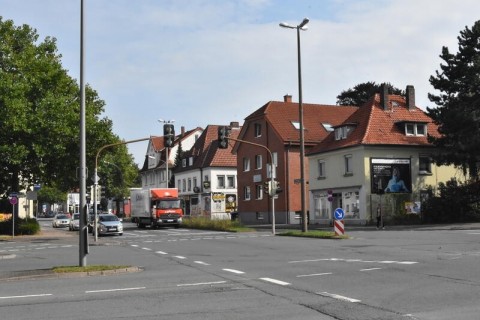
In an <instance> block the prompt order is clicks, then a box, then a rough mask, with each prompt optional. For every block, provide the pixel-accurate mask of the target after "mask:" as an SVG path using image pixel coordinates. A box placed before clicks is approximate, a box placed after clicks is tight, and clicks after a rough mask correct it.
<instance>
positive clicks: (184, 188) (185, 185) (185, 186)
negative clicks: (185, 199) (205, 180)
mask: <svg viewBox="0 0 480 320" xmlns="http://www.w3.org/2000/svg"><path fill="white" fill-rule="evenodd" d="M182 183H183V185H182V191H183V192H185V191H187V181H186V180H185V179H183V181H182Z"/></svg>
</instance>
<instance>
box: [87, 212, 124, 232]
mask: <svg viewBox="0 0 480 320" xmlns="http://www.w3.org/2000/svg"><path fill="white" fill-rule="evenodd" d="M96 232H98V233H97V234H98V235H99V236H103V235H107V234H113V235H119V236H121V235H122V234H123V224H122V220H120V219H119V218H118V217H117V216H116V215H114V214H111V213H108V214H99V215H98V220H97V229H96V230H95V228H94V229H93V235H95V233H96Z"/></svg>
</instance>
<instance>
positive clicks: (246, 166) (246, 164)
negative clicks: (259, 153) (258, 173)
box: [243, 158, 250, 171]
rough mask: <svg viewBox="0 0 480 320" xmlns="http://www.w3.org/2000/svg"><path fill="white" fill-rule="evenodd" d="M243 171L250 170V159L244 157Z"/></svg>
mask: <svg viewBox="0 0 480 320" xmlns="http://www.w3.org/2000/svg"><path fill="white" fill-rule="evenodd" d="M243 171H250V159H249V158H243Z"/></svg>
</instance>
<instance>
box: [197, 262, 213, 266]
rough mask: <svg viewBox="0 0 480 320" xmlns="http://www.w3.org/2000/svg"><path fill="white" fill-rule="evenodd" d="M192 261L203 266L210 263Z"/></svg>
mask: <svg viewBox="0 0 480 320" xmlns="http://www.w3.org/2000/svg"><path fill="white" fill-rule="evenodd" d="M193 262H195V263H197V264H201V265H203V266H209V265H210V264H209V263H206V262H203V261H193Z"/></svg>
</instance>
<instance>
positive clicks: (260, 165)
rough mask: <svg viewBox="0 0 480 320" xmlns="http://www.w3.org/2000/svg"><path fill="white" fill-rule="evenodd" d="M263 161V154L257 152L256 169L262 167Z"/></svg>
mask: <svg viewBox="0 0 480 320" xmlns="http://www.w3.org/2000/svg"><path fill="white" fill-rule="evenodd" d="M262 162H263V157H262V155H261V154H256V155H255V170H260V169H262Z"/></svg>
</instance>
